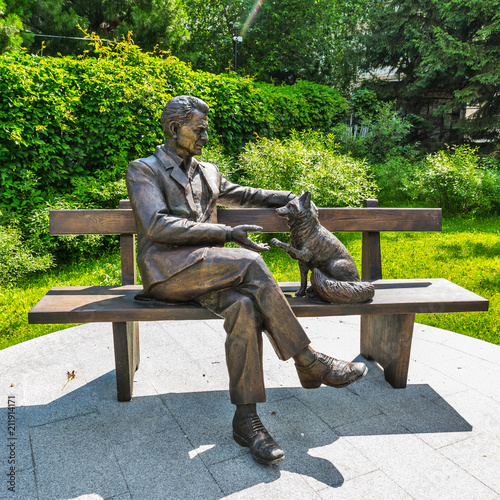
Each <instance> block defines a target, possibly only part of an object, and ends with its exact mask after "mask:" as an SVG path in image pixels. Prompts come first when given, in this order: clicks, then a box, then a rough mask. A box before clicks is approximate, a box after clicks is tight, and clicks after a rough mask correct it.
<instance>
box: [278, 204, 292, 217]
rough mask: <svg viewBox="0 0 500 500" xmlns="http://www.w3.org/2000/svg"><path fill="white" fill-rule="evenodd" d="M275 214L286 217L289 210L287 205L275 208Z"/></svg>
mask: <svg viewBox="0 0 500 500" xmlns="http://www.w3.org/2000/svg"><path fill="white" fill-rule="evenodd" d="M276 213H277V214H278V215H287V214H289V213H290V210H289V209H288V207H287V205H285V206H284V207H279V208H277V209H276Z"/></svg>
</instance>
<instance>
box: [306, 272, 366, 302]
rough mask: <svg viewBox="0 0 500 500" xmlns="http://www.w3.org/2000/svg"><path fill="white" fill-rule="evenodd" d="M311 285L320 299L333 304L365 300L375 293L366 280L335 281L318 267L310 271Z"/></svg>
mask: <svg viewBox="0 0 500 500" xmlns="http://www.w3.org/2000/svg"><path fill="white" fill-rule="evenodd" d="M311 287H312V289H313V292H314V293H315V294H316V295H317V296H318V297H319V298H320V299H321V300H323V301H324V302H331V303H334V304H357V303H360V302H367V301H368V300H370V299H372V297H373V296H374V295H375V287H374V286H373V284H372V283H369V282H368V281H337V280H334V279H332V278H329V277H328V276H326V275H325V274H323V273H322V272H321V271H320V270H319V269H314V270H313V272H312V273H311Z"/></svg>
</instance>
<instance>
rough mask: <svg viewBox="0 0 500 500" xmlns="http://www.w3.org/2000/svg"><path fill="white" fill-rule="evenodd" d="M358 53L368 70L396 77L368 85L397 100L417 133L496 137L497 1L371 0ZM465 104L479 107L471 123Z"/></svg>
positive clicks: (499, 93)
mask: <svg viewBox="0 0 500 500" xmlns="http://www.w3.org/2000/svg"><path fill="white" fill-rule="evenodd" d="M360 46H361V47H362V49H363V50H362V52H363V58H364V61H363V64H364V68H365V69H366V70H373V69H376V68H386V69H388V68H389V69H392V70H393V71H394V72H395V73H396V74H397V76H398V77H399V81H397V82H383V81H380V80H378V81H375V82H372V86H373V87H374V88H376V89H377V91H378V93H379V94H380V95H382V96H384V95H385V96H386V97H389V98H394V97H397V98H398V102H399V104H400V106H401V107H403V108H404V109H405V111H406V113H407V114H408V115H410V117H411V118H412V119H413V122H414V123H415V124H416V125H417V129H420V131H421V132H422V131H424V132H429V131H430V130H431V129H432V128H435V127H436V125H438V126H440V127H441V129H444V128H451V132H452V133H451V136H450V139H451V140H453V139H457V138H460V137H461V136H463V134H465V133H467V134H471V135H474V134H476V135H477V134H480V135H483V136H488V135H490V136H494V135H497V134H498V130H499V129H500V72H499V71H498V61H499V60H500V0H446V1H443V0H373V1H372V4H371V8H370V9H369V11H368V12H367V15H366V23H364V24H363V30H362V33H361V35H360ZM436 103H437V105H436ZM466 105H470V106H477V107H478V111H477V112H476V113H474V114H473V115H472V117H470V118H468V119H466V118H465V116H464V109H465V106H466ZM433 106H434V107H435V109H433ZM429 108H430V109H431V116H426V115H427V114H428V110H429ZM450 117H451V118H455V119H456V120H453V121H452V122H450V123H445V122H446V121H447V120H449V119H450Z"/></svg>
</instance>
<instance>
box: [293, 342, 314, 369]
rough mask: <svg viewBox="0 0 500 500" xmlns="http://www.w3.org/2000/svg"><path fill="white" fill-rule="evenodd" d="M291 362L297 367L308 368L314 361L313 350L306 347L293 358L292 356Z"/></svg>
mask: <svg viewBox="0 0 500 500" xmlns="http://www.w3.org/2000/svg"><path fill="white" fill-rule="evenodd" d="M293 360H294V361H295V364H296V365H298V366H309V365H310V364H311V363H314V361H315V360H316V354H315V353H314V349H312V347H310V346H307V347H304V349H302V350H301V351H299V352H298V353H297V354H295V356H293Z"/></svg>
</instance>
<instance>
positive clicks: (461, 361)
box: [439, 354, 500, 402]
mask: <svg viewBox="0 0 500 500" xmlns="http://www.w3.org/2000/svg"><path fill="white" fill-rule="evenodd" d="M439 371H441V372H442V373H445V374H447V375H449V376H450V377H452V378H453V379H455V380H457V381H459V382H461V383H462V384H464V385H466V386H467V387H470V388H474V389H475V390H477V391H479V392H481V393H482V394H485V395H486V396H490V397H492V398H494V399H496V400H497V401H499V402H500V366H499V365H498V364H495V363H491V362H489V361H483V360H478V359H477V358H475V357H474V356H469V355H468V354H461V356H460V357H459V358H457V359H455V360H452V361H448V362H445V363H442V364H441V365H440V366H439Z"/></svg>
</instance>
